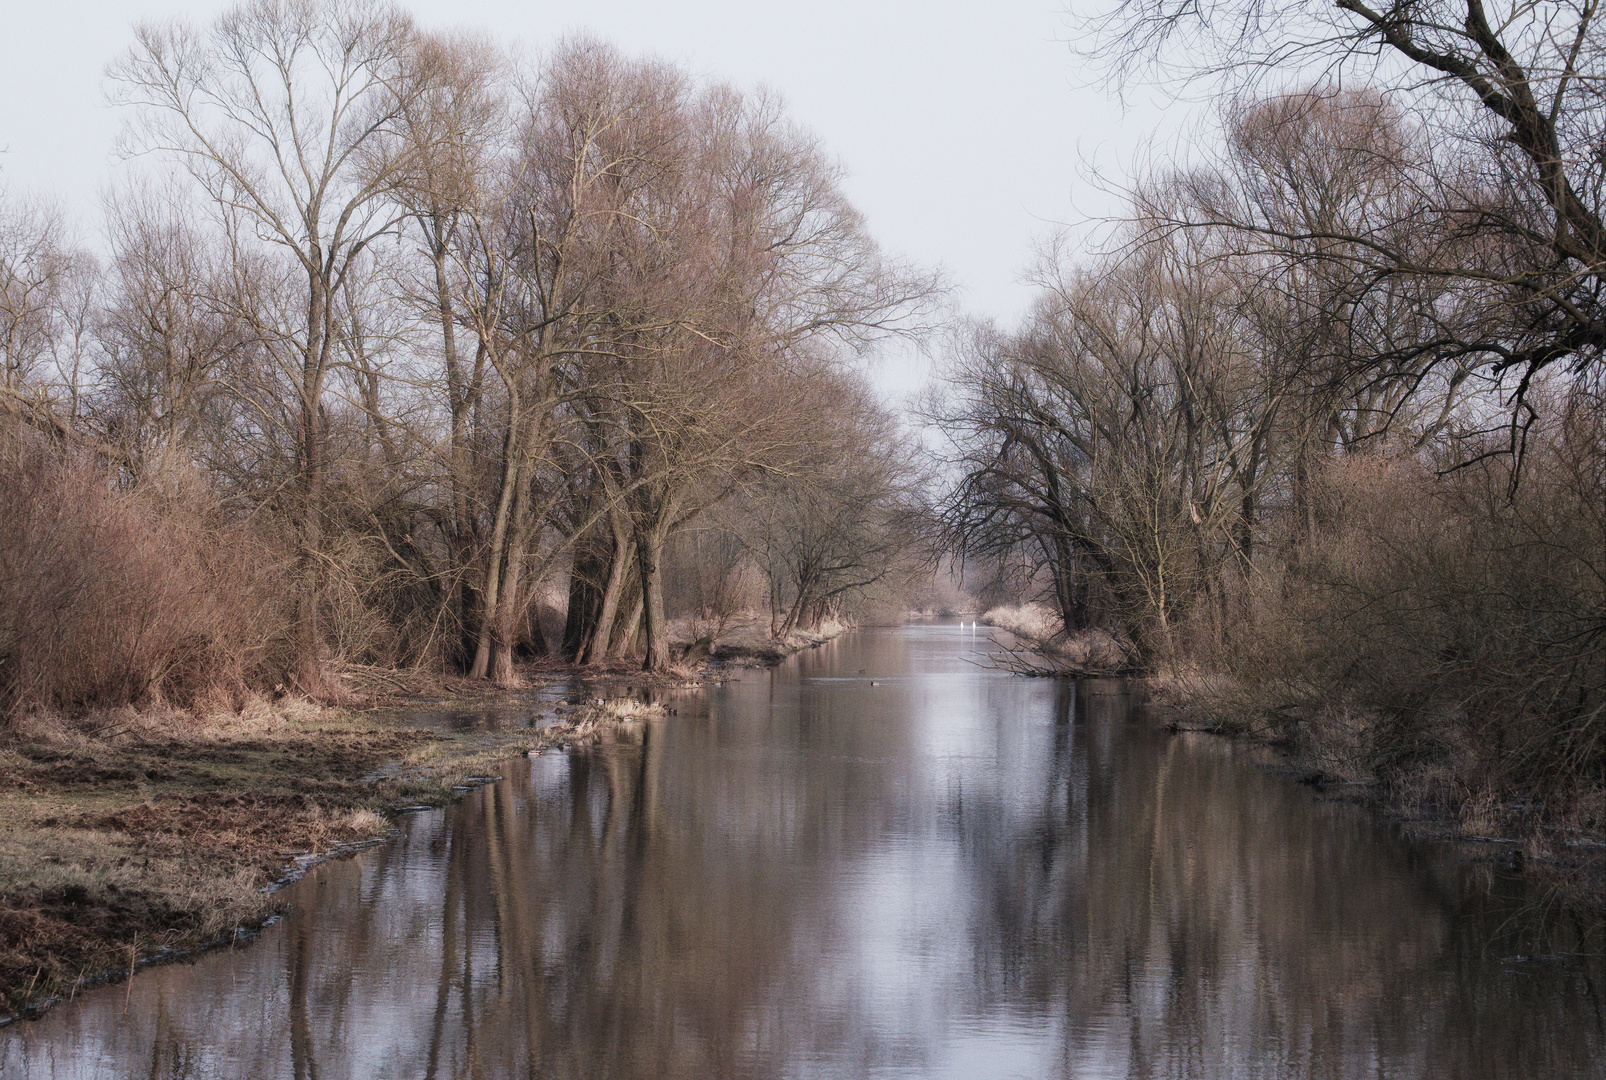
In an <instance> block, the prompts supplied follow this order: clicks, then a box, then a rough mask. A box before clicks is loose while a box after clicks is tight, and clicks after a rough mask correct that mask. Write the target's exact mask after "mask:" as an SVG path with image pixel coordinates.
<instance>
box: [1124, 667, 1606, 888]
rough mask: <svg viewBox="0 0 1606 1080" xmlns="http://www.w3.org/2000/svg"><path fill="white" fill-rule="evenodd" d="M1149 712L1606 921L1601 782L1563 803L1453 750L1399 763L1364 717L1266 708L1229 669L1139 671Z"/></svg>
mask: <svg viewBox="0 0 1606 1080" xmlns="http://www.w3.org/2000/svg"><path fill="white" fill-rule="evenodd" d="M1135 682H1136V683H1137V684H1138V686H1139V688H1140V691H1141V693H1142V695H1143V697H1144V700H1145V702H1146V705H1147V707H1148V708H1149V709H1150V712H1151V714H1152V715H1153V716H1154V717H1155V719H1156V720H1158V721H1159V722H1160V723H1162V724H1164V725H1165V726H1166V728H1167V729H1168V730H1170V731H1172V732H1174V733H1182V732H1202V733H1206V734H1212V735H1217V736H1221V737H1224V738H1230V739H1234V740H1236V741H1239V742H1243V743H1249V744H1254V745H1259V746H1262V747H1264V748H1265V749H1266V750H1267V752H1268V760H1267V767H1268V768H1270V769H1271V770H1272V771H1274V772H1277V773H1280V774H1282V775H1284V776H1286V777H1288V778H1289V779H1291V780H1293V781H1294V782H1296V783H1299V784H1302V785H1305V786H1307V787H1310V788H1313V789H1315V790H1316V791H1317V792H1318V793H1319V794H1320V797H1321V798H1324V799H1332V800H1336V801H1341V802H1348V803H1354V804H1357V805H1360V806H1364V807H1366V808H1367V809H1369V810H1370V811H1372V812H1373V813H1376V814H1379V815H1381V816H1383V817H1386V818H1388V819H1390V820H1393V821H1395V822H1397V823H1398V824H1399V825H1400V827H1401V828H1402V829H1403V830H1404V831H1405V832H1406V833H1407V834H1408V835H1410V836H1412V837H1414V838H1417V839H1423V840H1433V841H1442V842H1452V843H1464V844H1468V845H1473V851H1474V852H1475V857H1476V858H1478V859H1481V860H1483V861H1486V862H1489V863H1490V864H1493V865H1496V866H1498V867H1499V868H1500V869H1502V870H1504V871H1518V872H1521V873H1522V874H1524V875H1525V876H1527V877H1528V878H1529V879H1530V880H1531V881H1533V882H1534V883H1535V884H1536V885H1538V886H1539V895H1541V896H1542V897H1544V901H1545V902H1546V903H1553V904H1556V905H1557V906H1559V907H1561V908H1565V909H1567V910H1571V911H1574V912H1578V913H1581V914H1583V915H1585V916H1587V917H1589V918H1592V919H1606V792H1602V791H1600V790H1598V789H1597V790H1594V791H1583V792H1580V793H1578V794H1577V795H1576V796H1575V797H1573V798H1572V799H1571V800H1569V801H1568V802H1567V803H1566V804H1565V805H1554V804H1551V803H1547V802H1546V801H1544V800H1542V799H1539V798H1537V797H1534V796H1532V795H1528V796H1524V795H1523V794H1522V793H1520V792H1512V791H1509V790H1507V791H1504V792H1501V791H1498V790H1495V789H1492V788H1491V787H1489V786H1481V785H1479V784H1478V783H1477V780H1476V774H1475V773H1474V772H1473V770H1472V769H1471V768H1470V767H1467V766H1465V765H1463V764H1462V763H1459V762H1458V761H1457V760H1456V758H1455V757H1454V756H1453V755H1452V754H1447V753H1444V752H1442V751H1441V752H1440V753H1438V754H1434V755H1431V756H1429V755H1424V756H1423V757H1422V758H1421V759H1419V760H1415V761H1401V760H1399V759H1398V758H1397V757H1389V756H1387V755H1383V754H1381V753H1380V752H1379V751H1378V749H1377V748H1376V747H1375V746H1374V745H1373V744H1374V740H1373V739H1372V738H1371V737H1370V733H1369V726H1370V725H1369V723H1368V721H1366V719H1365V718H1364V717H1359V716H1354V715H1349V714H1346V713H1344V712H1343V711H1342V710H1339V709H1336V708H1334V709H1328V710H1324V711H1323V712H1322V713H1321V715H1309V716H1306V715H1271V714H1269V713H1267V712H1266V711H1265V710H1262V709H1257V708H1256V706H1255V705H1254V703H1253V700H1252V697H1251V696H1250V695H1248V692H1247V691H1245V690H1243V688H1242V687H1240V686H1239V685H1238V683H1237V681H1236V680H1234V679H1233V678H1232V677H1231V676H1230V675H1226V674H1220V673H1215V674H1211V673H1201V672H1180V673H1179V672H1154V673H1150V674H1147V675H1145V676H1142V677H1141V678H1139V679H1137V680H1135Z"/></svg>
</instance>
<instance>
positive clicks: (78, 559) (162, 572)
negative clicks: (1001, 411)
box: [0, 439, 284, 722]
mask: <svg viewBox="0 0 1606 1080" xmlns="http://www.w3.org/2000/svg"><path fill="white" fill-rule="evenodd" d="M278 562H279V559H278V557H277V556H276V554H275V552H274V551H273V549H272V546H271V545H269V544H265V543H263V542H262V541H261V539H260V538H258V537H255V536H253V534H252V533H251V532H250V530H249V529H247V528H244V527H242V526H238V525H229V524H226V523H224V522H223V521H222V520H221V517H220V515H219V513H218V512H217V509H216V507H215V506H213V505H211V504H210V503H209V501H208V500H206V499H205V498H203V497H200V496H198V495H195V494H193V493H189V492H183V491H178V492H168V493H165V494H162V493H157V492H154V491H148V490H138V489H135V490H120V489H119V487H118V485H117V484H116V483H115V482H114V477H113V476H112V475H111V474H110V472H109V471H108V470H107V469H105V468H103V467H101V466H99V465H98V464H96V463H94V462H92V461H88V460H84V459H82V458H74V457H70V456H65V455H63V454H62V453H60V452H58V451H56V450H54V449H52V448H49V447H45V446H41V445H39V444H38V443H37V442H30V441H28V440H24V439H15V440H11V441H9V442H8V443H6V444H5V445H3V446H0V717H4V718H6V720H7V721H8V722H9V721H10V720H11V719H13V718H15V717H16V716H17V715H19V714H20V713H22V712H26V711H33V710H46V711H59V712H63V713H68V714H75V713H80V712H83V711H86V710H89V709H94V708H109V707H116V706H119V705H126V704H139V703H147V702H153V701H162V702H168V703H171V704H175V705H180V706H185V707H188V706H193V705H197V704H202V703H208V704H211V703H217V704H230V705H236V706H237V704H238V703H239V702H241V701H243V700H244V697H245V695H246V693H247V691H248V690H249V689H250V688H251V687H252V686H254V685H261V684H263V683H264V682H268V681H270V680H272V679H273V678H274V677H275V675H274V668H275V667H276V665H277V663H278V661H279V658H278V657H277V656H276V655H275V653H276V652H277V651H278V650H277V649H276V647H275V633H274V630H273V627H275V626H276V625H284V620H283V619H282V617H277V616H278V613H277V611H276V607H277V601H276V600H275V596H276V595H279V594H282V592H283V590H281V589H276V588H275V586H274V582H275V577H276V574H275V571H276V567H277V564H278Z"/></svg>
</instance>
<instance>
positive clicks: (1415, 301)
mask: <svg viewBox="0 0 1606 1080" xmlns="http://www.w3.org/2000/svg"><path fill="white" fill-rule="evenodd" d="M1080 15H1081V16H1082V17H1083V18H1084V27H1083V28H1084V30H1085V31H1086V32H1087V34H1088V35H1089V36H1088V37H1087V38H1086V40H1088V41H1090V42H1092V41H1096V42H1098V43H1099V48H1101V49H1103V50H1104V52H1103V54H1102V55H1103V56H1104V58H1105V59H1108V57H1110V56H1117V57H1120V58H1122V60H1121V64H1122V68H1121V71H1120V72H1119V74H1120V75H1121V76H1122V77H1126V78H1134V77H1137V75H1138V74H1140V73H1141V71H1142V70H1144V65H1145V64H1147V63H1149V62H1153V63H1154V64H1155V65H1157V66H1158V67H1162V68H1164V69H1165V70H1167V71H1168V72H1169V73H1170V74H1172V75H1176V74H1177V73H1179V72H1183V73H1187V74H1189V75H1191V76H1197V77H1198V78H1200V79H1204V78H1209V79H1216V80H1220V81H1218V82H1216V83H1214V84H1212V85H1216V86H1220V85H1226V86H1227V87H1228V88H1229V89H1230V90H1231V92H1230V93H1228V94H1226V95H1224V96H1222V97H1221V98H1220V99H1218V100H1219V101H1220V104H1219V105H1218V108H1217V111H1216V119H1217V121H1218V123H1219V131H1220V135H1221V138H1220V139H1219V141H1217V142H1215V143H1213V144H1212V145H1211V146H1201V147H1195V148H1193V156H1192V157H1191V158H1190V160H1189V162H1188V163H1186V164H1167V163H1166V162H1164V161H1163V160H1157V161H1156V163H1155V164H1154V165H1153V166H1152V167H1151V168H1150V169H1149V171H1148V172H1147V173H1146V174H1145V175H1143V176H1141V177H1140V178H1139V179H1138V180H1137V181H1135V182H1134V183H1133V184H1132V185H1131V186H1130V188H1129V189H1128V190H1127V193H1126V195H1127V204H1128V209H1127V212H1126V213H1125V215H1124V216H1123V217H1122V218H1121V219H1120V220H1118V221H1114V222H1110V223H1107V224H1106V226H1105V228H1104V230H1103V232H1102V236H1103V238H1104V239H1103V241H1102V243H1100V244H1095V245H1091V246H1089V245H1086V244H1083V245H1077V246H1073V245H1071V244H1069V243H1065V244H1061V245H1059V246H1058V247H1056V248H1054V249H1053V250H1050V251H1049V252H1048V253H1047V254H1046V255H1045V256H1044V258H1043V259H1042V261H1041V263H1040V266H1039V280H1040V285H1041V290H1040V295H1039V299H1038V301H1037V303H1036V305H1035V307H1034V308H1033V309H1032V311H1031V312H1030V313H1029V314H1028V315H1027V316H1026V318H1025V319H1024V320H1023V321H1022V322H1021V323H1020V324H1019V325H1017V326H1015V327H1011V328H1000V327H996V326H993V325H986V324H978V325H972V326H970V327H968V328H966V329H965V330H963V331H962V332H961V333H960V334H958V335H957V337H956V343H955V345H954V348H953V349H952V359H951V362H950V370H949V375H950V380H951V382H950V386H949V387H948V388H947V389H946V390H945V391H944V392H943V393H942V394H940V395H939V396H937V397H936V398H934V400H933V401H932V402H931V404H930V408H929V412H930V413H931V415H932V416H933V418H934V419H935V420H936V421H937V422H939V423H940V424H941V425H942V427H943V428H944V430H945V431H946V433H947V434H948V436H949V440H950V441H949V451H948V466H949V468H950V469H951V470H952V472H951V475H952V477H953V482H952V483H951V485H950V487H949V489H948V493H947V497H946V501H945V503H944V519H945V521H946V527H947V533H948V536H949V538H950V540H951V542H952V544H953V545H954V546H955V547H956V548H957V549H959V550H960V551H962V552H963V553H964V555H965V557H966V558H967V560H968V562H969V565H970V566H972V567H973V568H976V569H983V570H985V571H986V573H988V574H991V575H992V576H993V577H994V578H996V579H997V580H998V581H1000V582H1002V583H1003V586H1004V588H1003V590H1002V591H1005V592H1007V591H1010V589H1013V591H1015V592H1016V593H1017V594H1018V595H1022V596H1026V597H1028V598H1033V599H1035V600H1036V601H1037V602H1039V603H1040V604H1041V605H1042V606H1043V608H1044V609H1045V610H1046V611H1048V612H1051V613H1052V619H1053V625H1052V627H1051V628H1050V632H1049V633H1048V635H1047V636H1048V637H1049V638H1051V639H1053V640H1052V641H1051V642H1050V645H1051V647H1049V648H1045V649H1042V650H1040V651H1039V652H1038V653H1037V654H1036V655H1034V656H1032V657H1028V658H1027V659H1029V660H1031V661H1032V662H1033V663H1035V664H1037V665H1038V666H1040V667H1044V668H1049V669H1059V670H1063V669H1065V668H1067V667H1071V668H1075V667H1077V666H1078V663H1077V662H1075V661H1068V660H1067V659H1066V658H1067V657H1068V656H1074V657H1082V658H1084V662H1083V663H1082V665H1081V666H1088V664H1086V663H1085V658H1086V657H1088V656H1092V655H1095V654H1096V655H1099V656H1101V657H1102V659H1100V660H1099V661H1097V662H1096V663H1093V664H1092V665H1091V666H1095V667H1096V666H1101V665H1102V666H1106V667H1107V666H1110V665H1112V664H1113V665H1116V666H1119V665H1121V664H1136V665H1138V666H1140V667H1142V668H1144V669H1146V670H1148V671H1150V672H1151V673H1153V675H1154V676H1155V684H1156V686H1157V687H1158V688H1160V689H1161V690H1163V691H1164V692H1165V693H1166V694H1167V695H1169V697H1170V698H1171V699H1172V700H1173V701H1175V702H1178V703H1181V704H1183V705H1185V706H1186V708H1187V710H1188V713H1189V714H1190V715H1191V717H1192V719H1191V721H1190V722H1192V723H1201V724H1205V725H1207V726H1213V727H1220V728H1225V729H1230V730H1239V731H1249V732H1253V733H1256V734H1258V735H1260V736H1263V737H1265V738H1268V739H1271V740H1274V741H1277V742H1280V743H1283V744H1285V745H1288V746H1290V747H1293V748H1295V749H1296V750H1297V751H1298V752H1299V753H1300V754H1301V755H1303V758H1304V760H1305V761H1306V762H1308V763H1310V764H1311V767H1312V769H1313V770H1314V775H1317V776H1318V777H1325V778H1326V779H1330V780H1345V781H1352V782H1353V781H1360V782H1363V783H1366V782H1380V783H1381V787H1382V789H1383V790H1385V791H1386V792H1387V793H1388V797H1389V798H1390V799H1391V800H1392V801H1394V802H1395V803H1396V804H1397V805H1401V804H1403V805H1407V806H1415V807H1418V808H1424V809H1428V810H1431V811H1433V812H1435V813H1438V814H1440V815H1448V816H1449V817H1450V818H1451V819H1453V820H1459V821H1460V823H1461V825H1462V827H1463V828H1464V830H1465V831H1467V832H1470V833H1478V834H1484V835H1503V836H1517V837H1519V838H1529V839H1532V840H1533V841H1534V843H1535V844H1536V845H1537V846H1538V848H1541V849H1544V850H1549V851H1557V850H1573V851H1578V850H1582V849H1583V846H1587V845H1590V844H1592V843H1594V842H1595V840H1592V839H1591V837H1594V838H1596V839H1597V840H1598V837H1599V834H1600V832H1601V831H1602V830H1603V829H1606V361H1603V357H1602V352H1601V350H1602V347H1603V345H1606V308H1603V306H1602V298H1603V286H1606V228H1603V219H1602V216H1601V214H1602V204H1601V199H1602V197H1603V194H1606V158H1603V157H1602V156H1601V154H1600V152H1599V150H1600V145H1601V138H1602V133H1603V128H1606V109H1603V104H1602V94H1603V92H1606V51H1603V49H1602V46H1601V41H1602V38H1601V36H1600V34H1599V31H1598V28H1597V27H1596V26H1595V25H1594V23H1593V18H1594V15H1595V10H1594V8H1593V7H1592V6H1589V5H1582V6H1579V5H1573V4H1569V3H1564V2H1540V3H1530V4H1523V5H1517V6H1516V7H1514V8H1512V9H1510V10H1509V11H1506V10H1504V9H1503V13H1502V14H1501V15H1500V17H1499V18H1498V19H1497V18H1496V17H1495V16H1494V15H1492V14H1486V13H1485V10H1484V7H1483V5H1482V4H1481V3H1479V2H1478V0H1468V2H1467V3H1464V4H1460V5H1459V6H1458V5H1457V4H1456V3H1429V4H1427V5H1421V4H1414V5H1394V6H1387V7H1386V8H1385V9H1382V10H1374V9H1372V8H1370V7H1367V6H1366V5H1364V4H1360V3H1354V4H1352V3H1347V2H1346V3H1340V4H1339V5H1338V7H1337V8H1320V7H1319V5H1310V4H1305V3H1301V2H1297V0H1289V2H1271V3H1247V2H1244V0H1222V2H1221V3H1215V4H1209V5H1204V6H1200V5H1172V4H1168V3H1164V2H1155V0H1130V2H1122V3H1119V4H1115V5H1111V6H1107V7H1105V8H1102V9H1100V10H1098V11H1096V12H1094V11H1091V10H1084V11H1082V12H1080ZM1184 40H1186V42H1187V47H1186V48H1183V47H1182V44H1181V43H1182V42H1183V41H1184ZM1189 85H1193V86H1199V85H1203V84H1202V83H1200V82H1192V83H1190V84H1189ZM1006 614H1007V613H1006ZM1011 617H1012V618H1014V619H1015V620H1016V621H1017V622H1023V621H1024V622H1029V621H1030V619H1025V618H1024V617H1023V616H1021V615H1020V613H1018V612H1017V613H1016V614H1015V615H1012V616H1011ZM1110 642H1115V643H1117V644H1118V645H1119V648H1118V649H1115V650H1114V651H1112V650H1111V648H1110V647H1109V643H1110ZM1092 644H1098V645H1099V648H1097V649H1094V648H1092ZM1566 845H1573V847H1572V848H1570V849H1569V848H1567V847H1566Z"/></svg>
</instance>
